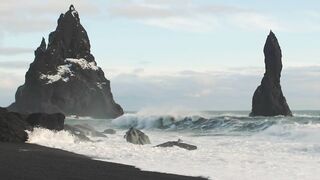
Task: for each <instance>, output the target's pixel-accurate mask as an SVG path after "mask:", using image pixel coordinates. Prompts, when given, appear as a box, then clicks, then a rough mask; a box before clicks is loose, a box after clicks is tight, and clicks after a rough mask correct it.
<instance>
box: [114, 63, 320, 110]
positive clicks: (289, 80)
mask: <svg viewBox="0 0 320 180" xmlns="http://www.w3.org/2000/svg"><path fill="white" fill-rule="evenodd" d="M263 73H264V69H263V68H252V67H250V68H249V67H248V68H241V69H240V68H235V69H226V70H221V71H204V72H197V71H180V72H176V73H168V72H166V73H163V74H162V75H160V74H157V75H150V74H147V75H145V74H144V73H141V71H140V72H139V73H136V72H135V71H132V72H131V73H121V74H119V75H117V76H115V77H113V78H112V81H111V83H112V91H113V94H114V95H115V98H116V100H117V101H118V102H119V103H121V104H122V105H123V106H124V107H125V109H127V110H139V109H143V108H146V107H158V106H159V107H165V106H169V107H185V108H187V109H194V110H230V109H232V110H250V109H251V99H252V95H253V93H254V91H255V89H256V88H257V86H258V85H260V81H261V79H262V77H263ZM319 76H320V66H313V67H309V66H308V67H289V68H285V69H284V70H283V74H282V88H283V91H284V94H285V96H286V97H287V101H288V103H289V105H290V106H291V108H292V109H316V108H317V107H320V102H319V101H318V100H319V99H320V93H319V92H320V84H319Z"/></svg>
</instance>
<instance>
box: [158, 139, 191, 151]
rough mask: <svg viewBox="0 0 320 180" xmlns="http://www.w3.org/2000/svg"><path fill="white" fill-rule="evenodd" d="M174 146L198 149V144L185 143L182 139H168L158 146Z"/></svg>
mask: <svg viewBox="0 0 320 180" xmlns="http://www.w3.org/2000/svg"><path fill="white" fill-rule="evenodd" d="M173 146H177V147H180V148H183V149H186V150H196V149H197V146H194V145H191V144H186V143H183V142H182V141H181V140H180V139H179V140H178V141H168V142H166V143H163V144H159V145H157V146H156V147H173Z"/></svg>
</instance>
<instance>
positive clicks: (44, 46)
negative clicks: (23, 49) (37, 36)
mask: <svg viewBox="0 0 320 180" xmlns="http://www.w3.org/2000/svg"><path fill="white" fill-rule="evenodd" d="M46 49H47V44H46V40H45V39H44V37H42V40H41V43H40V46H39V47H38V48H37V50H35V52H34V54H35V56H39V55H40V54H43V53H44V52H45V51H46Z"/></svg>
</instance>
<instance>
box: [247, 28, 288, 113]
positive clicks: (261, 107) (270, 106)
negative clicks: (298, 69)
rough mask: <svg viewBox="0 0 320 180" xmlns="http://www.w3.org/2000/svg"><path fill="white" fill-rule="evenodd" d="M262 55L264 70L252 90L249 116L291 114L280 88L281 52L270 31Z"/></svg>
mask: <svg viewBox="0 0 320 180" xmlns="http://www.w3.org/2000/svg"><path fill="white" fill-rule="evenodd" d="M264 55H265V60H264V61H265V68H266V71H265V73H264V77H263V79H262V81H261V85H260V86H259V87H258V88H257V89H256V91H255V92H254V95H253V98H252V111H251V113H250V116H277V115H284V116H292V113H291V111H290V108H289V106H288V104H287V101H286V98H285V97H284V96H283V94H282V90H281V85H280V77H281V70H282V61H281V58H282V54H281V49H280V46H279V43H278V40H277V38H276V36H275V35H274V33H273V32H272V31H270V34H269V36H268V38H267V41H266V44H265V46H264Z"/></svg>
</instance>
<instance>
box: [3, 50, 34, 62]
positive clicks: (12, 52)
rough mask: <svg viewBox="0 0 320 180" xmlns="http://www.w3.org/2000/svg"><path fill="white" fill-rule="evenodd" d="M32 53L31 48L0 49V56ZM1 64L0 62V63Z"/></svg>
mask: <svg viewBox="0 0 320 180" xmlns="http://www.w3.org/2000/svg"><path fill="white" fill-rule="evenodd" d="M30 52H33V49H32V48H21V47H0V56H13V55H19V54H26V53H30ZM0 63H1V61H0Z"/></svg>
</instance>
